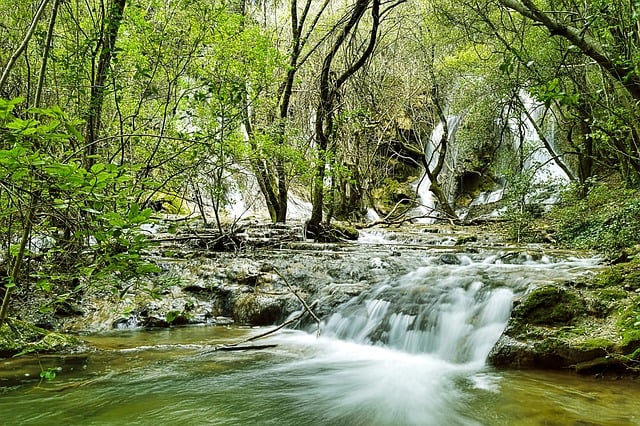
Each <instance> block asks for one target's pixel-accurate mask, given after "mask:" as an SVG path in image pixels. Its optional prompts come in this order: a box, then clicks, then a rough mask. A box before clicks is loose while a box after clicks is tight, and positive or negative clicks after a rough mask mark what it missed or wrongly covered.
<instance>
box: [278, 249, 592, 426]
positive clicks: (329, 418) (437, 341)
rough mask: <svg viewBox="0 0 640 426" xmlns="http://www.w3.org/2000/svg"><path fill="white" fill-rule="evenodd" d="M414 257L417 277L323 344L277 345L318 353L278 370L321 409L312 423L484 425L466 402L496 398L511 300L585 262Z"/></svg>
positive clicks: (340, 323)
mask: <svg viewBox="0 0 640 426" xmlns="http://www.w3.org/2000/svg"><path fill="white" fill-rule="evenodd" d="M403 256H404V255H403ZM409 256H411V260H410V262H412V263H413V264H415V263H418V265H417V266H416V267H415V268H414V270H412V271H411V272H408V273H404V274H400V275H399V276H395V277H390V278H389V279H388V280H386V281H385V282H384V283H382V284H380V285H378V286H376V287H374V288H372V289H370V290H369V291H367V292H365V293H363V294H361V295H359V296H357V297H355V298H354V299H352V300H350V301H349V302H347V303H345V304H344V305H342V306H340V307H339V308H338V309H337V310H336V311H335V313H334V314H332V315H331V316H329V317H328V319H327V320H326V321H325V322H324V323H323V324H322V326H321V330H322V337H321V338H320V339H315V338H314V337H312V335H311V334H309V335H300V334H297V333H296V334H292V335H290V336H288V337H286V336H285V337H280V338H279V339H281V340H280V342H288V343H289V344H294V345H295V346H297V347H300V346H303V347H305V346H306V347H308V348H309V350H311V351H313V353H314V355H313V356H312V357H306V358H304V359H301V360H299V361H297V362H293V363H291V364H287V365H286V366H282V367H281V369H278V370H277V372H276V374H277V375H278V376H279V377H280V378H281V380H282V381H284V382H285V383H286V385H285V387H286V388H287V389H291V392H290V393H289V392H287V393H286V395H287V396H288V397H293V398H295V399H296V400H298V401H299V402H300V404H301V405H303V406H305V405H312V406H314V407H316V410H318V411H319V412H320V413H319V416H322V417H317V418H315V419H312V420H311V421H310V424H323V422H324V424H363V425H365V424H366V425H369V424H371V425H414V424H415V425H444V424H446V425H475V424H486V423H483V422H478V421H476V420H474V417H475V414H474V413H473V410H470V409H469V406H470V404H471V403H470V402H469V398H471V395H473V394H474V393H478V392H485V393H487V392H489V393H492V392H497V389H498V382H499V376H497V375H495V374H493V373H491V372H490V370H487V368H486V366H485V362H486V358H487V356H488V354H489V352H490V350H491V348H492V347H493V345H494V344H495V342H496V341H497V340H498V338H499V337H500V335H501V333H502V331H503V330H504V328H505V326H506V324H507V321H508V318H509V314H510V311H511V306H512V301H513V299H514V295H518V294H522V293H524V292H525V291H526V290H527V289H528V288H531V287H532V286H536V285H539V284H541V283H544V282H548V281H550V280H555V279H569V278H570V277H571V275H572V272H570V265H571V264H572V263H574V265H575V266H578V265H585V266H586V265H587V263H586V262H584V261H581V260H578V259H573V260H568V261H563V260H554V259H552V258H550V257H546V256H540V257H538V258H537V259H535V260H534V258H533V257H532V256H529V255H526V254H517V253H509V254H505V253H500V254H494V255H484V256H476V255H472V254H456V253H445V254H433V253H432V254H431V255H426V256H419V257H417V258H416V257H415V256H413V255H411V254H409ZM382 267H383V268H388V269H393V266H389V265H386V266H382ZM288 339H290V340H288ZM292 342H295V343H292ZM285 344H286V343H285ZM292 395H293V396H292ZM471 405H472V404H471ZM320 419H322V421H321V420H320Z"/></svg>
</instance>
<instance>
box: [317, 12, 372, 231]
mask: <svg viewBox="0 0 640 426" xmlns="http://www.w3.org/2000/svg"><path fill="white" fill-rule="evenodd" d="M369 1H370V0H358V1H357V2H356V4H355V5H354V6H353V8H352V9H351V12H350V18H349V20H348V22H347V23H346V25H345V26H344V28H343V29H342V31H341V32H340V34H339V35H338V38H337V39H336V41H335V42H334V43H333V46H332V48H331V50H330V51H329V53H328V54H327V55H326V56H325V58H324V61H323V63H322V71H321V73H320V101H319V103H318V107H317V109H316V123H315V143H316V167H315V177H314V179H313V191H312V210H311V217H310V218H309V221H308V222H307V229H308V230H309V231H311V233H314V232H315V231H317V230H318V229H319V228H320V224H321V223H322V217H323V208H324V178H325V175H326V166H327V148H328V146H329V140H330V138H331V135H332V133H333V112H334V111H333V109H334V103H335V101H336V98H337V97H338V93H339V91H340V89H341V88H342V86H343V85H344V84H345V83H346V82H347V80H348V79H349V78H351V77H352V76H353V74H355V73H356V72H357V71H358V70H360V69H361V68H362V67H363V66H364V65H365V64H366V62H367V60H368V59H369V57H370V56H371V54H372V53H373V49H374V47H375V44H376V40H377V34H378V26H379V24H380V0H373V3H372V5H371V17H372V24H371V30H370V34H369V43H368V45H367V47H366V49H365V50H364V52H362V54H361V55H360V57H359V58H358V60H357V61H355V62H354V63H353V64H352V65H351V66H350V67H349V68H348V69H347V70H346V71H345V72H344V73H342V74H341V75H340V76H339V77H337V78H336V79H335V80H334V79H333V76H334V72H333V70H332V65H333V60H334V58H335V56H336V54H337V53H338V50H339V49H340V47H341V46H342V44H343V43H344V42H345V40H346V39H347V37H348V36H349V35H350V34H351V33H352V31H354V30H355V29H356V28H357V25H358V23H359V22H360V19H361V18H362V16H364V14H365V12H366V10H367V8H368V7H369ZM329 219H330V218H329Z"/></svg>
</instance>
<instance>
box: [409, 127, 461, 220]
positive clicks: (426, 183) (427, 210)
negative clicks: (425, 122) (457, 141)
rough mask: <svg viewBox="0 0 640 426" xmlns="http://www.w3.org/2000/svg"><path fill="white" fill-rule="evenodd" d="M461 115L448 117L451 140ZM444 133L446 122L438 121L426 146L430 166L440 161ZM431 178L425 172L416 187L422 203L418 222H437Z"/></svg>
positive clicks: (425, 151) (418, 209)
mask: <svg viewBox="0 0 640 426" xmlns="http://www.w3.org/2000/svg"><path fill="white" fill-rule="evenodd" d="M460 119H461V117H460V116H457V115H453V116H450V117H447V129H448V131H449V133H448V138H449V140H451V139H453V135H454V134H455V131H456V128H457V127H458V124H459V123H460ZM443 135H444V124H443V123H442V122H440V123H438V125H437V126H436V127H435V128H434V129H433V132H431V137H430V138H429V142H428V143H427V145H426V146H425V150H424V155H425V158H426V161H427V164H428V165H429V167H431V166H433V165H434V164H435V163H437V162H438V157H439V156H440V152H439V151H438V147H439V145H440V141H441V139H442V136H443ZM430 187H431V180H429V176H428V175H427V174H426V173H423V175H422V177H421V178H420V180H419V181H418V185H417V187H416V194H417V196H418V200H419V201H420V205H419V206H418V208H417V209H416V210H417V213H418V215H419V216H423V217H418V218H417V219H416V221H417V222H418V223H434V222H435V217H434V216H435V215H434V212H435V206H436V200H435V199H434V198H433V194H432V193H431V191H430V189H429V188H430Z"/></svg>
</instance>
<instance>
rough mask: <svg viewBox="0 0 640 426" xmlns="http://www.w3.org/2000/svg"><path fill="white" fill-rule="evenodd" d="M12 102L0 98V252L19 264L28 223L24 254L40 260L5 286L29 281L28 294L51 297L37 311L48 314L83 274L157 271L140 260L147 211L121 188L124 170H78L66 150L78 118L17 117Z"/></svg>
mask: <svg viewBox="0 0 640 426" xmlns="http://www.w3.org/2000/svg"><path fill="white" fill-rule="evenodd" d="M19 104H20V100H19V99H16V100H11V101H6V100H1V99H0V111H1V113H0V115H1V116H2V118H1V119H0V136H1V138H2V146H1V147H0V183H2V190H0V206H2V209H1V210H0V229H2V231H3V232H4V233H6V234H7V235H8V236H9V238H7V240H5V241H3V244H4V246H3V249H4V250H6V252H7V253H8V254H9V255H10V256H11V258H12V259H15V260H13V261H14V262H20V259H21V257H20V251H21V250H22V247H21V245H20V244H16V243H15V241H16V240H19V239H20V238H19V236H20V234H21V233H22V232H24V231H23V230H24V229H25V227H26V226H27V221H30V222H31V224H30V225H29V228H27V230H28V231H30V232H29V235H27V238H28V245H27V246H26V247H25V250H24V255H25V256H27V257H29V258H36V259H38V260H39V262H38V263H37V264H36V267H35V268H33V267H32V268H31V271H30V273H29V274H28V276H27V275H25V274H20V276H19V277H12V280H10V282H9V285H13V286H15V285H16V282H14V281H15V280H16V279H18V278H20V279H21V280H22V281H24V282H23V283H22V284H23V286H24V285H25V284H26V282H28V281H29V280H32V281H33V283H34V287H35V289H37V290H40V291H43V292H46V293H52V297H53V299H52V303H53V305H50V306H43V309H44V310H52V309H55V308H54V306H55V305H56V304H60V303H64V302H65V300H66V299H67V298H69V297H70V296H71V294H72V292H75V291H78V290H80V286H79V285H77V284H72V283H77V282H78V280H79V279H80V280H82V281H83V282H84V280H85V279H86V278H88V276H90V275H96V274H117V275H119V276H120V277H121V278H122V279H123V280H128V279H131V278H133V277H136V276H140V275H144V274H148V273H154V272H157V268H156V267H155V266H153V265H151V264H150V263H148V262H147V261H145V260H144V259H143V257H142V252H143V250H144V249H145V248H146V247H147V244H148V243H147V240H146V237H145V236H144V235H143V234H142V232H141V230H140V226H141V225H142V224H144V223H147V222H149V220H150V215H151V210H150V209H140V208H139V207H138V205H137V204H136V203H134V202H133V200H134V195H135V194H134V193H131V192H130V191H127V190H126V189H127V188H128V186H129V185H130V184H131V182H132V180H133V179H134V177H133V176H132V175H131V173H130V172H129V170H130V169H129V168H127V167H122V166H117V165H115V164H112V163H109V162H99V161H94V162H93V164H92V165H91V167H90V168H88V169H87V168H85V167H84V162H83V159H82V158H81V157H78V153H77V152H76V151H68V150H67V149H66V148H67V146H69V145H70V144H71V143H72V142H74V141H76V140H77V139H76V138H78V137H79V134H80V133H79V132H78V131H77V130H76V124H77V121H75V120H73V119H70V118H68V117H67V116H66V114H65V113H63V112H62V110H60V108H57V107H52V108H47V109H29V110H27V111H26V114H27V116H26V117H27V118H21V117H17V116H14V115H13V112H14V110H15V108H16V106H17V105H19ZM28 211H31V215H32V218H31V219H28V216H29V215H30V213H28ZM43 241H44V242H46V244H44V245H43V243H42V242H43ZM19 266H20V267H21V266H22V265H19Z"/></svg>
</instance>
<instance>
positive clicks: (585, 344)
mask: <svg viewBox="0 0 640 426" xmlns="http://www.w3.org/2000/svg"><path fill="white" fill-rule="evenodd" d="M614 347H615V343H614V342H612V341H611V340H609V339H604V338H594V339H587V340H583V341H581V342H580V343H578V344H576V348H577V349H579V350H590V349H605V350H607V351H610V350H613V348H614Z"/></svg>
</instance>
